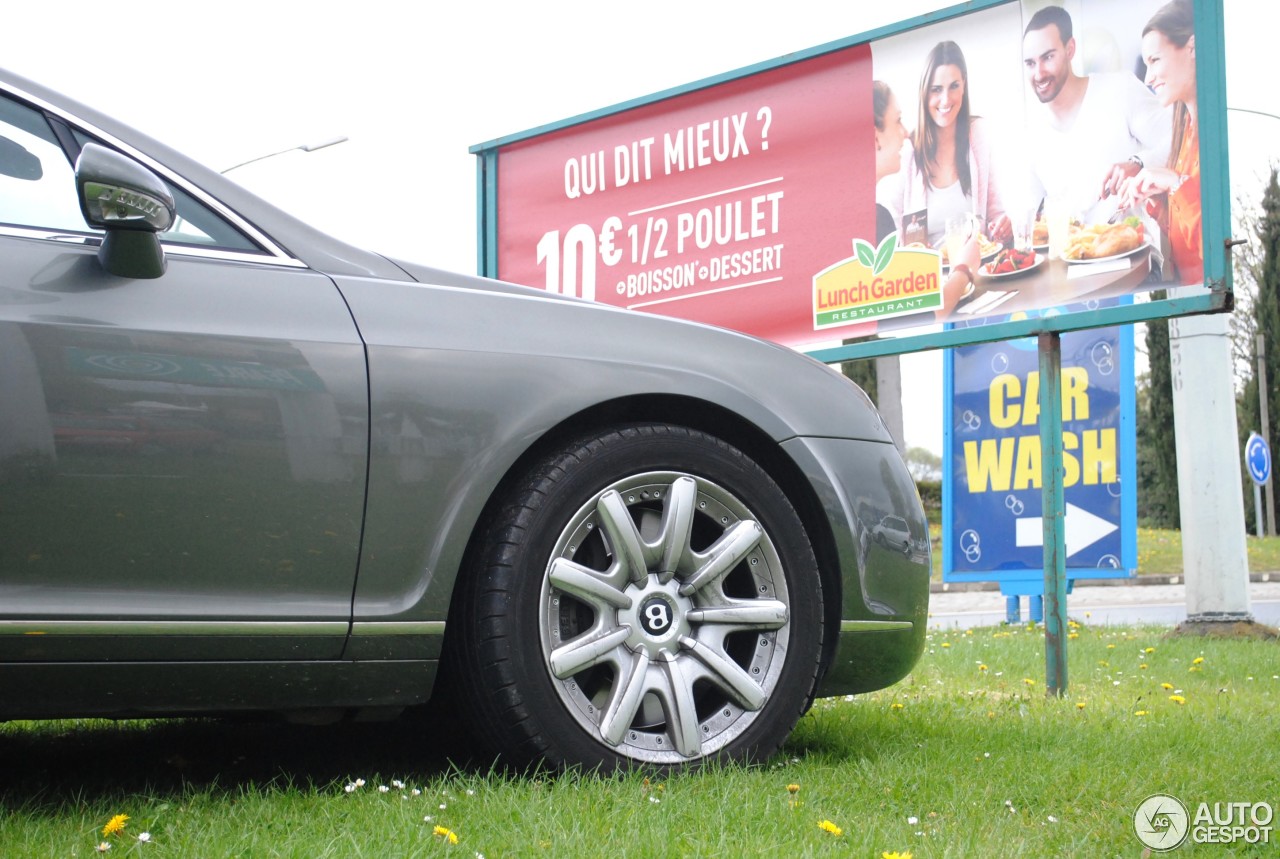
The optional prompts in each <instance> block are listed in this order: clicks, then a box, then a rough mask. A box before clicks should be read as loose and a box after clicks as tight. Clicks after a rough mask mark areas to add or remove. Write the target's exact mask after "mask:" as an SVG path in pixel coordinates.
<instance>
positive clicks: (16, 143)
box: [0, 98, 90, 233]
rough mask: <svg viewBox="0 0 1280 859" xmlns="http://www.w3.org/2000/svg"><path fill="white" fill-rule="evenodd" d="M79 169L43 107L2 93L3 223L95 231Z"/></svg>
mask: <svg viewBox="0 0 1280 859" xmlns="http://www.w3.org/2000/svg"><path fill="white" fill-rule="evenodd" d="M75 187H76V185H75V174H74V172H73V170H72V167H71V163H70V162H69V161H68V160H67V156H66V153H65V152H63V150H62V147H61V146H59V145H58V139H57V138H56V137H55V136H54V135H53V131H52V130H50V128H49V124H48V123H47V122H45V121H44V117H43V116H42V115H40V114H39V113H38V112H37V111H34V110H32V109H31V108H29V107H26V106H25V105H21V104H18V103H17V102H14V101H10V100H9V99H4V98H0V223H3V224H12V225H14V226H20V227H40V228H45V229H53V230H68V231H74V232H85V233H87V232H90V230H89V228H88V226H87V225H86V224H85V222H84V215H82V214H81V212H80V204H79V202H77V200H76V193H75Z"/></svg>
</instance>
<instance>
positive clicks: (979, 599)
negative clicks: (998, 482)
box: [929, 581, 1280, 629]
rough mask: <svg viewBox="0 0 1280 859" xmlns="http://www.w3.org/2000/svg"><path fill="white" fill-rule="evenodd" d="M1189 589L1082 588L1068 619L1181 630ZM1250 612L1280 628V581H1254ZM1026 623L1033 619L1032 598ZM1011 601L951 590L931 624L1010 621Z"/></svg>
mask: <svg viewBox="0 0 1280 859" xmlns="http://www.w3.org/2000/svg"><path fill="white" fill-rule="evenodd" d="M1186 599H1187V591H1186V586H1185V585H1182V584H1177V585H1165V584H1161V585H1093V586H1089V585H1077V586H1076V587H1075V589H1074V590H1073V591H1072V592H1071V593H1070V594H1068V595H1067V616H1068V617H1070V618H1072V619H1074V620H1079V621H1080V622H1082V623H1087V624H1092V625H1112V626H1128V625H1135V624H1158V625H1162V626H1169V627H1173V626H1177V625H1178V624H1179V623H1181V622H1182V621H1184V620H1186V619H1187V603H1186ZM1249 601H1250V605H1249V610H1250V611H1251V612H1252V613H1253V619H1254V620H1256V621H1258V622H1259V623H1265V624H1267V625H1268V626H1274V627H1280V581H1270V582H1251V583H1250V585H1249ZM1020 608H1021V620H1023V621H1027V620H1029V606H1028V599H1027V597H1023V598H1022V600H1021V606H1020ZM1005 617H1006V605H1005V597H1004V595H1003V594H1001V593H1000V592H999V591H998V590H994V591H977V590H969V591H951V592H945V593H934V594H931V595H930V598H929V626H930V628H935V629H945V628H950V627H961V628H964V627H970V626H995V625H998V624H1000V623H1003V622H1004V621H1005Z"/></svg>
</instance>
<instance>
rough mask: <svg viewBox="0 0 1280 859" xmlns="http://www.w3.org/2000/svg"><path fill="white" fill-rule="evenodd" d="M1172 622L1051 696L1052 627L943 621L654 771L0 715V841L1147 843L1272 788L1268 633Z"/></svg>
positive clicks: (545, 851) (123, 851)
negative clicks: (1233, 632) (870, 674)
mask: <svg viewBox="0 0 1280 859" xmlns="http://www.w3.org/2000/svg"><path fill="white" fill-rule="evenodd" d="M1165 632H1166V631H1165V630H1164V629H1154V628H1153V629H1146V628H1114V627H1111V628H1089V627H1086V628H1078V629H1076V630H1075V636H1076V637H1074V638H1073V639H1072V640H1071V641H1070V642H1069V644H1068V649H1069V657H1070V666H1069V680H1070V686H1069V688H1068V690H1067V691H1068V694H1067V696H1066V697H1065V698H1053V699H1048V698H1046V697H1045V695H1044V691H1043V686H1042V683H1043V677H1044V634H1043V630H1042V629H1029V628H1027V627H1022V626H1016V627H986V628H978V629H973V630H958V631H945V632H943V631H937V632H933V633H932V634H931V636H930V639H929V643H928V647H927V649H926V652H925V655H924V657H923V658H922V660H921V662H920V664H919V665H918V666H917V669H916V671H915V672H914V673H913V674H912V675H911V676H910V677H908V678H907V679H906V680H904V681H903V682H902V683H900V684H898V685H897V686H895V687H893V688H891V689H887V690H884V691H881V692H878V693H873V694H870V695H865V696H858V697H855V698H850V699H844V698H837V699H828V700H824V701H820V702H818V704H817V705H816V706H815V707H814V709H813V710H812V711H811V712H810V713H809V714H808V715H807V716H805V717H804V718H803V719H802V720H801V723H800V725H799V727H798V728H797V730H796V732H795V734H794V735H793V737H792V739H791V740H790V741H789V743H788V744H787V745H786V746H785V747H784V749H783V751H782V753H780V754H779V755H778V756H777V757H776V758H774V759H772V760H769V761H766V762H763V763H762V764H761V765H760V766H758V767H754V768H738V767H731V768H717V769H710V770H706V771H703V772H700V773H691V774H681V775H675V776H670V777H666V778H662V779H659V778H650V779H648V780H646V779H645V778H644V776H643V775H641V774H635V775H628V776H621V777H616V778H597V777H591V776H583V775H578V774H568V775H554V776H553V775H543V776H528V777H517V776H510V775H501V774H495V773H493V772H491V771H490V770H489V769H487V768H486V767H482V766H481V767H476V766H474V765H465V764H464V765H461V766H455V765H453V764H452V763H450V752H451V751H453V750H452V749H450V748H448V747H445V746H444V744H443V741H442V740H441V736H442V735H439V734H433V733H432V732H431V731H430V730H429V729H427V728H425V727H423V726H422V725H421V724H416V723H394V724H390V725H345V726H336V727H326V728H316V727H310V728H304V727H298V726H288V725H277V724H259V723H246V722H228V721H205V720H198V721H182V722H172V723H156V722H127V723H119V724H114V723H106V722H47V723H11V724H7V725H0V772H3V773H4V774H5V778H4V779H3V781H2V782H0V808H2V809H3V815H2V816H0V854H2V855H4V856H22V857H43V856H49V857H54V856H57V857H65V856H90V855H95V852H94V851H95V848H96V846H97V845H99V844H100V843H105V844H107V845H109V847H110V850H109V855H114V856H121V855H124V856H131V857H132V856H146V857H156V859H159V857H189V856H202V857H203V856H306V857H330V856H331V857H360V856H370V857H373V856H377V857H386V856H415V857H417V856H453V857H474V856H477V855H483V856H486V857H489V859H496V857H507V856H557V857H561V856H569V857H577V856H618V857H628V856H634V857H646V859H652V857H668V856H670V857H684V856H766V855H768V856H861V857H880V856H881V855H882V854H883V853H885V852H892V851H898V852H904V853H905V852H907V851H909V852H910V853H911V854H912V855H913V856H914V857H916V859H922V857H942V856H955V857H976V856H1065V855H1079V856H1138V855H1141V853H1142V846H1141V844H1140V843H1139V842H1138V841H1137V839H1136V837H1135V835H1134V833H1133V822H1132V821H1133V814H1134V810H1135V809H1136V807H1137V806H1138V804H1139V803H1140V802H1142V800H1143V799H1145V798H1146V797H1148V796H1149V795H1151V794H1153V793H1157V792H1164V793H1170V794H1172V795H1174V796H1176V797H1178V798H1179V799H1181V800H1182V801H1183V802H1184V803H1185V804H1186V805H1187V806H1188V807H1189V808H1190V809H1191V813H1192V814H1193V815H1194V813H1195V809H1196V808H1197V806H1198V803H1200V802H1202V801H1203V802H1209V803H1210V804H1212V803H1214V802H1220V803H1227V802H1250V803H1252V802H1270V803H1272V804H1273V805H1272V807H1273V809H1274V803H1275V802H1276V801H1277V799H1278V797H1277V795H1276V773H1277V772H1280V720H1277V719H1276V715H1275V714H1276V711H1277V705H1280V659H1277V645H1276V644H1275V643H1274V642H1272V643H1266V642H1257V641H1234V640H1214V639H1201V638H1178V639H1166V638H1165V637H1164V634H1165ZM789 786H794V788H795V791H794V793H793V792H791V791H790V790H789ZM116 815H128V820H127V821H124V822H123V828H122V829H121V830H120V831H119V832H116V833H113V834H108V835H106V836H104V835H103V831H102V830H103V827H104V826H107V825H108V824H109V822H110V821H111V820H112V818H113V817H114V816H116ZM824 822H825V823H826V828H822V826H820V824H823V823H824ZM437 827H441V829H439V830H438V829H437ZM143 833H147V835H148V836H149V838H148V840H147V841H145V842H144V841H141V840H139V837H140V836H141V835H142V834H143ZM450 834H452V836H453V837H456V839H457V843H456V844H454V843H450ZM1259 849H1261V850H1263V851H1264V852H1268V854H1269V853H1273V852H1274V850H1275V838H1274V837H1273V838H1272V843H1271V844H1270V845H1267V846H1265V847H1263V848H1252V849H1250V848H1248V847H1247V846H1246V845H1243V844H1240V845H1236V846H1235V847H1228V846H1223V845H1220V844H1203V845H1192V844H1187V845H1184V846H1183V847H1182V848H1181V849H1180V850H1179V851H1178V853H1177V854H1176V855H1203V856H1212V857H1226V856H1233V855H1255V852H1256V850H1259Z"/></svg>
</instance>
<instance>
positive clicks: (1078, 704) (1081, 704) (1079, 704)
mask: <svg viewBox="0 0 1280 859" xmlns="http://www.w3.org/2000/svg"><path fill="white" fill-rule="evenodd" d="M1076 709H1077V710H1083V709H1084V702H1083V701H1077V702H1076Z"/></svg>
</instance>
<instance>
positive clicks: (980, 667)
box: [978, 665, 987, 671]
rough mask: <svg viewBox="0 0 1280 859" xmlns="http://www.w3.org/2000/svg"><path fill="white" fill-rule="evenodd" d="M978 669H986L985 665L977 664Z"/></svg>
mask: <svg viewBox="0 0 1280 859" xmlns="http://www.w3.org/2000/svg"><path fill="white" fill-rule="evenodd" d="M978 670H979V671H986V670H987V666H986V665H979V666H978Z"/></svg>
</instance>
